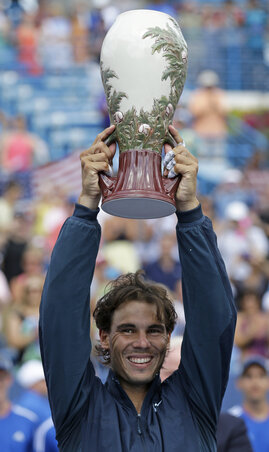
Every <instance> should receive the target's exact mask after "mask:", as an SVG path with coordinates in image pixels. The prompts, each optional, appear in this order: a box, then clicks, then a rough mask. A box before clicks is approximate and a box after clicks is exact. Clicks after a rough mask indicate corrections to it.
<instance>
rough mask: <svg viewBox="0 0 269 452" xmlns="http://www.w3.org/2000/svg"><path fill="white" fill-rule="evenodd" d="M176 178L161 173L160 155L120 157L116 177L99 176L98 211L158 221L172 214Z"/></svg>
mask: <svg viewBox="0 0 269 452" xmlns="http://www.w3.org/2000/svg"><path fill="white" fill-rule="evenodd" d="M179 181H180V178H179V177H176V178H174V179H168V178H165V177H162V174H161V156H160V154H159V153H157V152H154V151H151V150H149V149H129V150H127V151H125V152H122V153H121V154H120V158H119V170H118V177H117V178H116V177H109V176H106V175H105V174H100V186H101V190H102V197H103V203H102V209H103V210H104V211H105V212H107V213H109V214H111V215H116V216H119V217H123V218H134V219H148V218H161V217H165V216H168V215H171V214H172V213H174V212H175V210H176V207H175V193H176V190H177V188H178V184H179Z"/></svg>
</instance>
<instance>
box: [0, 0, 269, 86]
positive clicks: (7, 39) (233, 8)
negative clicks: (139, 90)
mask: <svg viewBox="0 0 269 452" xmlns="http://www.w3.org/2000/svg"><path fill="white" fill-rule="evenodd" d="M139 7H142V8H149V9H156V10H159V11H163V12H166V13H168V14H170V15H172V16H174V17H175V18H176V19H178V20H179V23H180V25H181V26H182V30H183V33H184V36H185V38H186V39H187V41H188V44H189V48H190V57H191V58H190V67H191V69H192V70H191V73H192V75H191V77H189V80H188V83H189V84H190V87H191V88H192V87H193V86H194V84H195V79H196V77H197V75H198V73H199V72H200V71H201V70H202V69H203V68H205V67H209V68H210V69H212V70H214V71H216V72H217V73H218V74H219V76H220V77H221V79H222V80H221V81H222V85H223V86H224V87H225V88H226V89H263V90H266V89H267V88H268V81H267V77H266V75H267V76H268V66H269V33H268V2H266V1H265V0H245V1H244V0H241V1H236V0H226V1H217V2H208V3H205V2H203V1H191V2H189V1H188V2H187V1H184V0H182V1H180V2H179V1H171V2H163V1H161V0H155V1H152V2H147V1H142V0H140V1H137V2H134V1H132V0H129V1H126V2H124V3H123V2H119V1H114V2H112V1H110V0H92V1H85V0H79V1H76V2H73V3H72V4H71V3H69V2H60V1H58V2H44V1H40V4H38V2H37V0H13V1H11V0H3V1H2V2H1V5H0V50H1V48H2V51H3V48H4V47H6V48H7V49H8V48H10V46H11V47H12V46H15V47H16V51H17V58H18V61H19V62H20V63H21V64H22V65H23V66H24V68H25V69H26V70H27V71H28V72H29V73H30V74H32V75H39V74H41V73H42V72H43V71H44V70H46V69H63V68H68V67H70V65H71V64H74V63H75V64H77V65H83V64H85V63H87V62H89V61H90V60H97V61H98V59H99V55H100V49H101V45H102V41H103V38H104V36H105V33H106V32H107V30H108V28H109V27H110V26H111V24H112V23H113V21H114V20H115V18H116V16H117V15H118V14H119V13H120V12H124V11H126V10H128V9H132V8H133V9H136V8H139Z"/></svg>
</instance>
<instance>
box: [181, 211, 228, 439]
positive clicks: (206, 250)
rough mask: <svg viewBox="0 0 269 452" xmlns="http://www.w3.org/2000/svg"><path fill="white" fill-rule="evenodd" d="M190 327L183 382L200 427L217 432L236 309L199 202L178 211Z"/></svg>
mask: <svg viewBox="0 0 269 452" xmlns="http://www.w3.org/2000/svg"><path fill="white" fill-rule="evenodd" d="M177 215H178V220H179V221H178V225H177V238H178V246H179V254H180V260H181V264H182V288H183V303H184V311H185V317H186V326H185V331H184V336H183V342H182V351H181V364H180V367H179V371H180V375H181V377H182V379H181V381H182V383H183V386H184V390H185V393H186V394H187V398H188V400H189V403H190V405H191V407H192V412H193V413H194V415H195V418H196V420H197V422H198V425H199V427H200V429H201V430H202V431H203V429H204V427H205V426H206V429H208V428H209V429H210V430H211V433H212V434H213V435H214V434H215V430H216V426H217V421H218V415H219V411H220V408H221V402H222V398H223V395H224V392H225V389H226V385H227V380H228V376H229V366H230V358H231V352H232V347H233V338H234V330H235V324H236V309H235V305H234V300H233V294H232V290H231V286H230V283H229V279H228V276H227V273H226V270H225V266H224V262H223V260H222V257H221V255H220V252H219V250H218V247H217V240H216V236H215V233H214V231H213V229H212V224H211V221H210V220H209V219H208V218H207V217H205V216H203V215H202V210H201V207H200V206H198V207H197V208H196V209H193V210H192V211H189V212H181V213H178V214H177Z"/></svg>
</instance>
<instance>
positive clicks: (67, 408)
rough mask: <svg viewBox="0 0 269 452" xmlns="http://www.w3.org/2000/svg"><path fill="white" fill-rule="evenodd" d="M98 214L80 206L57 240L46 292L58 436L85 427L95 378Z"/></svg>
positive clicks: (44, 331) (47, 355) (45, 328)
mask: <svg viewBox="0 0 269 452" xmlns="http://www.w3.org/2000/svg"><path fill="white" fill-rule="evenodd" d="M97 213H98V210H96V211H93V210H89V209H87V208H86V207H84V206H81V205H78V204H77V205H76V208H75V211H74V214H73V216H72V217H70V218H68V219H67V220H66V222H65V223H64V225H63V227H62V229H61V232H60V234H59V237H58V240H57V242H56V244H55V247H54V250H53V252H52V256H51V262H50V265H49V269H48V272H47V276H46V280H45V285H44V289H43V294H42V300H41V306H40V323H39V334H40V348H41V356H42V361H43V367H44V372H45V377H46V382H47V387H48V393H49V401H50V405H51V411H52V417H53V421H54V425H55V427H56V431H57V439H59V437H61V433H62V431H66V429H68V430H69V431H70V428H71V429H75V428H76V427H77V426H78V425H79V421H80V420H81V415H82V413H83V410H84V409H85V406H86V401H87V399H88V396H89V392H90V390H91V388H92V385H93V381H94V368H93V366H92V364H91V361H90V353H91V342H90V285H91V281H92V277H93V272H94V266H95V261H96V256H97V252H98V246H99V241H100V235H101V230H100V226H99V224H98V222H97V220H96V216H97ZM70 425H71V427H70Z"/></svg>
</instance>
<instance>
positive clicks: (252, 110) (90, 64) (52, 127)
mask: <svg viewBox="0 0 269 452" xmlns="http://www.w3.org/2000/svg"><path fill="white" fill-rule="evenodd" d="M137 8H147V9H155V10H159V11H163V12H166V13H168V14H170V15H172V16H173V17H174V18H175V19H176V20H178V22H179V24H180V26H181V28H182V32H183V34H184V37H185V39H186V41H187V44H188V48H189V57H188V76H187V81H186V85H185V88H184V92H183V95H182V97H181V99H180V102H179V105H178V108H177V110H176V113H175V116H174V124H175V126H176V127H177V128H178V129H179V130H180V131H181V134H182V136H183V138H184V139H185V142H186V145H187V147H188V148H189V149H190V150H191V152H192V153H193V154H194V155H196V156H197V157H198V159H199V165H200V169H199V174H198V181H199V185H198V190H199V199H200V201H201V203H202V206H203V210H204V213H205V214H206V215H208V216H209V217H210V218H211V219H212V221H213V223H214V227H215V230H216V232H217V235H218V242H219V247H220V250H221V252H222V255H223V257H224V260H225V263H226V266H227V270H228V273H229V277H230V280H231V283H232V287H233V291H234V295H235V300H236V304H237V308H238V324H237V330H236V336H235V344H234V350H233V356H232V363H231V370H230V380H229V384H228V389H227V392H226V395H225V398H224V402H223V409H224V410H226V409H228V408H230V407H232V406H233V405H235V404H237V403H240V401H241V399H240V397H241V395H240V393H239V392H238V391H237V389H236V385H235V380H236V378H237V376H238V374H239V372H240V366H241V363H242V360H243V359H245V358H246V357H248V356H251V355H253V354H255V355H257V354H258V355H260V356H262V357H264V358H265V359H268V358H269V285H268V277H269V261H268V237H269V201H268V200H269V177H268V176H269V166H268V162H269V141H268V140H269V5H268V1H266V0H264V1H263V0H249V1H247V0H226V1H221V0H219V1H216V0H214V1H213V0H212V1H202V0H200V1H191V0H188V1H184V0H181V1H180V0H177V1H172V0H171V1H167V2H162V1H161V0H160V1H157V0H156V1H152V2H151V3H148V2H145V1H142V0H137V1H132V0H125V1H124V2H122V1H109V0H77V1H75V0H72V1H71V0H68V1H67V0H65V1H56V0H53V1H48V0H46V1H45V0H39V1H38V0H13V1H11V0H0V159H1V168H0V264H1V267H0V268H1V270H0V324H1V330H0V331H1V333H0V353H1V354H2V355H3V356H5V357H7V358H8V359H10V360H11V361H12V363H13V366H14V367H13V371H12V372H13V375H14V383H13V385H12V388H11V391H10V397H11V399H12V400H17V398H18V396H21V393H22V392H23V388H22V387H21V385H20V384H19V381H18V380H17V379H16V376H17V372H18V371H19V370H20V369H21V367H22V365H23V364H25V363H26V362H28V361H29V360H30V361H31V360H37V361H38V360H40V352H39V345H38V331H37V324H38V309H39V302H40V294H41V290H42V285H43V281H44V275H45V272H46V269H47V265H48V262H49V259H50V253H51V251H52V248H53V245H54V243H55V240H56V238H57V235H58V233H59V230H60V228H61V225H62V224H63V222H64V221H65V219H66V218H67V217H68V216H69V215H71V214H72V211H73V208H74V203H75V202H76V200H77V198H78V195H79V192H80V187H81V182H80V162H79V154H80V152H81V151H82V150H83V149H85V148H87V147H89V145H90V144H91V143H92V142H93V140H94V139H95V137H96V135H97V134H98V133H99V132H100V131H101V130H102V129H103V128H105V127H106V126H107V125H108V124H109V118H108V114H107V107H106V100H105V97H104V92H103V87H102V83H101V77H100V69H99V55H100V49H101V45H102V41H103V38H104V36H105V34H106V32H107V30H108V29H109V27H110V26H111V25H112V24H113V22H114V20H115V18H116V17H117V15H118V14H119V13H121V12H124V11H126V10H129V9H137ZM116 166H117V165H115V170H116ZM100 222H101V225H102V229H103V236H102V246H101V251H100V253H99V255H98V259H97V265H96V270H95V275H94V281H93V287H92V300H93V302H92V306H93V307H94V303H95V302H96V300H97V299H98V298H99V297H100V296H101V295H102V294H103V293H104V290H105V286H106V284H107V283H108V281H109V280H110V279H112V278H114V277H116V276H118V275H119V274H121V273H125V272H128V271H135V270H136V269H138V268H143V269H144V270H145V274H146V276H147V277H148V278H150V279H152V280H155V281H158V282H162V283H164V284H166V285H167V286H168V288H169V290H170V291H171V293H172V294H173V297H174V300H175V303H176V307H177V311H178V315H179V320H178V324H177V327H176V330H175V333H174V336H181V335H182V334H183V331H184V312H183V305H182V292H181V281H180V279H179V276H180V275H181V266H180V262H179V260H178V254H177V249H176V236H175V218H174V216H171V217H166V218H164V219H158V220H125V219H119V218H117V217H112V216H109V215H106V214H105V213H104V212H101V213H100ZM96 338H97V335H96V329H95V327H94V325H93V327H92V339H93V341H95V340H96ZM93 359H94V360H95V359H96V358H95V357H94V356H93ZM96 371H97V373H98V374H99V375H100V377H101V378H105V375H106V370H105V369H104V368H103V367H102V366H101V365H99V364H98V363H97V361H96Z"/></svg>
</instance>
